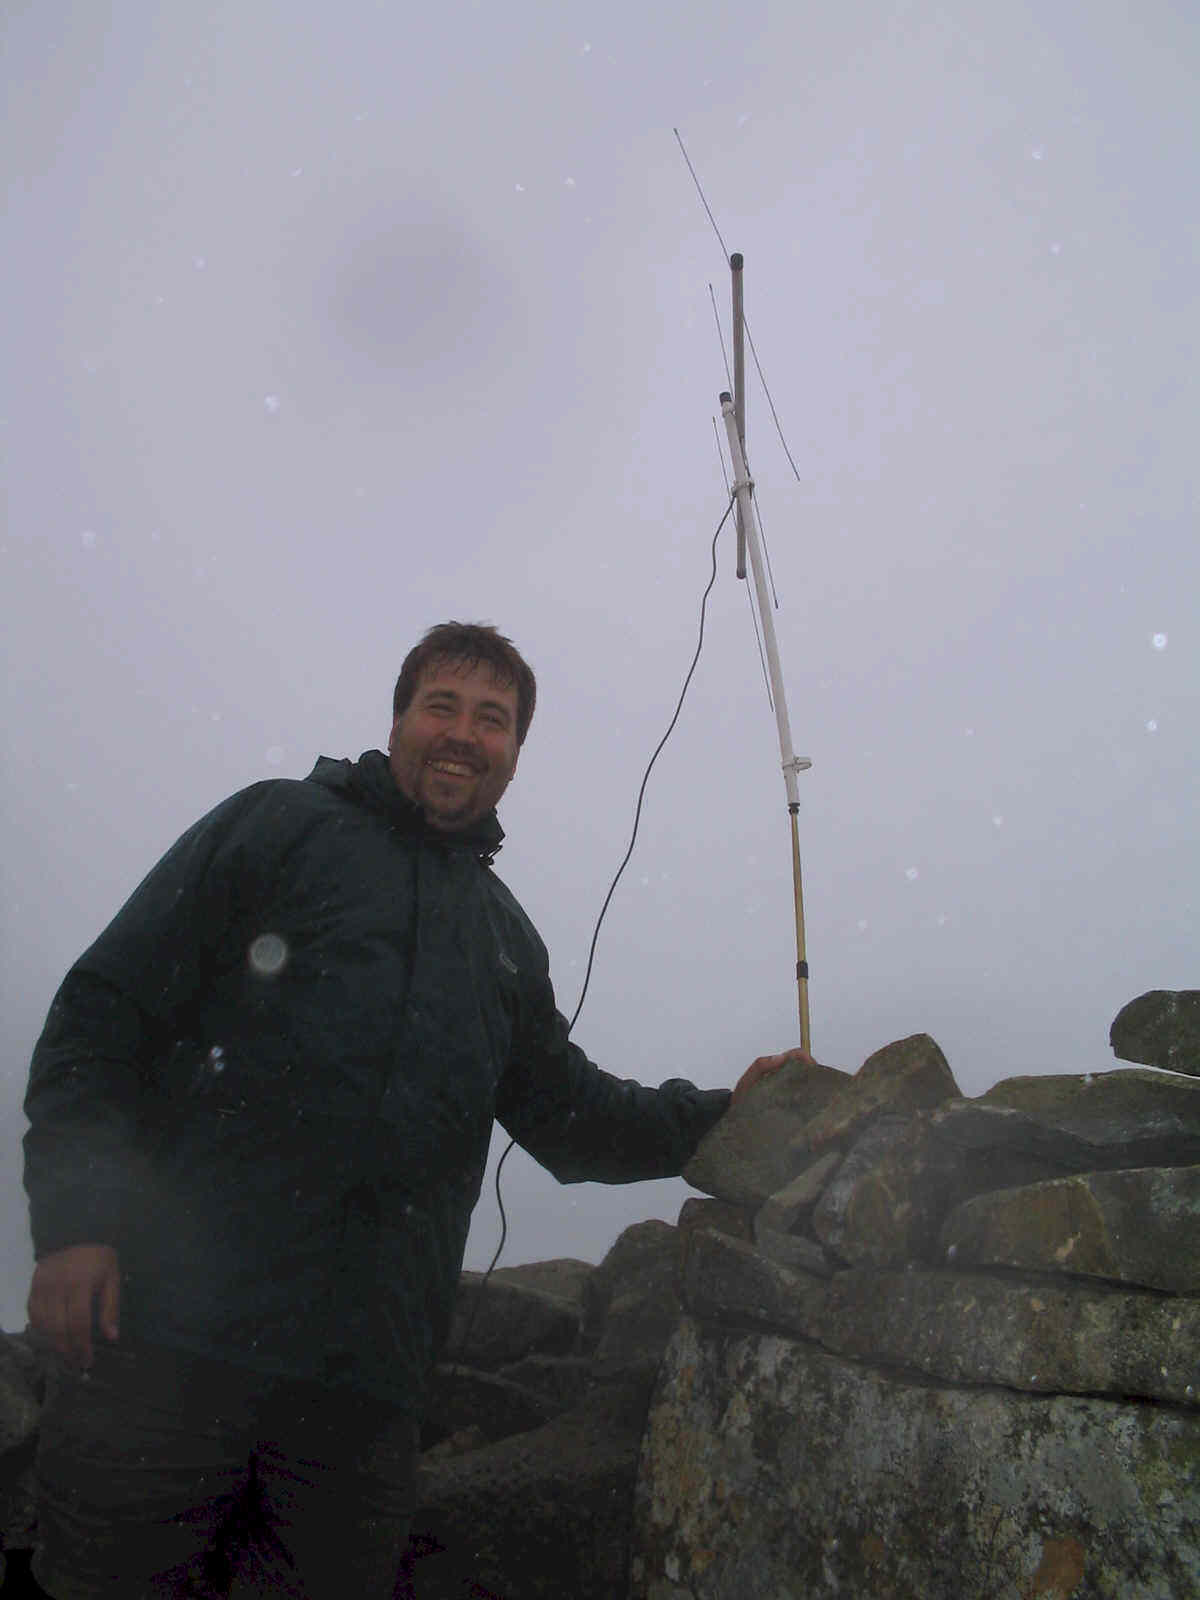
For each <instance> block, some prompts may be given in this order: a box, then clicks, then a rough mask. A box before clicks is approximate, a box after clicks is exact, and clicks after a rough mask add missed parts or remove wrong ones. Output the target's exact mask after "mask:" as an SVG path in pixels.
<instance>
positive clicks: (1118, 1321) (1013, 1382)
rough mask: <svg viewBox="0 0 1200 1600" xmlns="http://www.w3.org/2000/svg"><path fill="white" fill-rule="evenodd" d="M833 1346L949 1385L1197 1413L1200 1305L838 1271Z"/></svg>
mask: <svg viewBox="0 0 1200 1600" xmlns="http://www.w3.org/2000/svg"><path fill="white" fill-rule="evenodd" d="M816 1336H817V1338H818V1340H819V1342H820V1343H821V1344H822V1345H824V1346H825V1348H826V1349H827V1350H830V1351H831V1352H833V1353H835V1354H838V1355H844V1356H853V1357H856V1358H858V1359H859V1360H863V1361H869V1362H872V1363H874V1364H875V1365H878V1366H881V1367H906V1368H908V1369H909V1370H910V1371H914V1372H922V1373H925V1374H927V1375H928V1376H929V1377H932V1378H938V1379H941V1380H943V1381H944V1382H947V1383H953V1384H1003V1385H1004V1386H1005V1387H1007V1388H1010V1389H1024V1390H1028V1391H1029V1392H1030V1393H1031V1394H1090V1395H1113V1396H1118V1397H1120V1398H1122V1399H1128V1398H1131V1397H1133V1396H1138V1397H1141V1398H1144V1399H1147V1400H1155V1401H1164V1402H1167V1403H1169V1404H1172V1405H1179V1406H1187V1407H1197V1406H1200V1300H1195V1299H1186V1300H1185V1299H1175V1298H1173V1297H1170V1296H1166V1295H1160V1294H1148V1293H1139V1292H1138V1291H1136V1290H1126V1291H1121V1290H1115V1289H1112V1290H1110V1289H1107V1288H1101V1287H1099V1286H1097V1287H1094V1288H1088V1287H1084V1286H1083V1285H1081V1284H1080V1283H1078V1282H1069V1281H1067V1280H1059V1281H1055V1280H1054V1279H1053V1278H1047V1279H1040V1280H1038V1281H1035V1282H1029V1281H1022V1280H1020V1279H1017V1278H1010V1277H1001V1276H997V1275H994V1274H991V1273H982V1272H935V1271H932V1270H928V1269H926V1270H922V1269H910V1270H907V1271H903V1272H898V1271H882V1272H881V1271H874V1270H870V1269H861V1268H860V1269H856V1270H852V1271H849V1272H842V1273H839V1274H838V1275H837V1276H836V1277H835V1278H834V1279H833V1281H832V1282H831V1283H830V1285H829V1288H828V1293H827V1295H826V1299H825V1308H824V1314H823V1318H822V1320H821V1323H820V1326H819V1328H818V1329H817V1330H816Z"/></svg>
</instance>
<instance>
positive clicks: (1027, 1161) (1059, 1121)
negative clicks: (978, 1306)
mask: <svg viewBox="0 0 1200 1600" xmlns="http://www.w3.org/2000/svg"><path fill="white" fill-rule="evenodd" d="M873 1140H879V1141H880V1142H881V1146H882V1147H881V1148H880V1149H879V1150H878V1152H877V1151H876V1148H875V1146H874V1145H873V1143H872V1142H871V1141H873ZM1197 1161H1200V1082H1197V1081H1195V1080H1193V1079H1190V1078H1183V1077H1168V1076H1166V1075H1160V1074H1157V1073H1153V1072H1139V1071H1136V1070H1125V1071H1117V1072H1109V1073H1104V1074H1096V1075H1095V1076H1093V1075H1091V1074H1088V1075H1086V1076H1082V1077H1080V1076H1071V1077H1065V1076H1060V1077H1046V1078H1010V1079H1007V1080H1005V1082H1003V1083H1000V1084H997V1085H996V1087H995V1088H994V1089H990V1090H989V1091H988V1093H987V1094H986V1095H981V1096H980V1097H979V1099H977V1100H952V1101H950V1102H949V1103H948V1104H946V1105H944V1106H941V1107H939V1108H938V1109H937V1110H935V1111H930V1112H918V1113H917V1114H916V1116H914V1117H913V1118H912V1120H911V1121H910V1123H909V1124H908V1126H907V1128H904V1129H900V1128H898V1126H897V1124H896V1123H895V1122H894V1121H890V1120H889V1119H886V1118H883V1119H880V1122H878V1123H876V1124H875V1125H874V1126H873V1127H872V1128H871V1129H870V1130H868V1133H867V1134H866V1135H865V1136H864V1138H863V1139H861V1140H859V1142H858V1144H856V1145H855V1146H854V1148H853V1150H852V1151H851V1153H850V1155H849V1156H848V1157H847V1159H846V1161H845V1162H844V1163H843V1165H842V1167H841V1168H840V1170H839V1171H838V1173H837V1176H836V1178H835V1179H834V1181H833V1182H832V1183H831V1184H830V1185H829V1187H828V1188H827V1189H826V1191H825V1193H824V1195H823V1196H822V1198H821V1201H820V1203H819V1204H818V1206H817V1208H816V1211H815V1212H814V1214H813V1230H814V1232H815V1233H816V1235H817V1237H818V1239H820V1240H821V1242H822V1243H823V1244H825V1245H826V1246H827V1247H828V1248H830V1249H832V1250H834V1251H835V1252H837V1253H838V1254H839V1255H840V1256H841V1257H843V1258H844V1259H845V1260H847V1261H849V1262H871V1263H873V1264H875V1265H877V1266H884V1265H889V1264H894V1263H903V1262H905V1261H927V1262H928V1263H929V1264H931V1265H933V1264H936V1263H937V1262H938V1261H939V1260H940V1252H939V1245H938V1236H939V1232H940V1229H941V1226H942V1223H943V1222H944V1221H945V1219H946V1217H947V1216H948V1214H949V1213H950V1212H951V1211H952V1210H953V1209H954V1208H955V1207H956V1206H958V1205H961V1204H962V1203H963V1202H964V1201H966V1200H969V1199H971V1198H973V1197H974V1196H975V1195H977V1194H983V1193H986V1192H988V1191H990V1190H993V1189H1005V1188H1015V1187H1019V1186H1021V1185H1025V1184H1030V1183H1039V1182H1042V1181H1044V1180H1046V1179H1051V1178H1058V1177H1066V1176H1069V1175H1071V1174H1074V1173H1080V1172H1092V1171H1108V1170H1112V1169H1115V1168H1121V1167H1135V1166H1186V1165H1192V1164H1194V1163H1196V1162H1197Z"/></svg>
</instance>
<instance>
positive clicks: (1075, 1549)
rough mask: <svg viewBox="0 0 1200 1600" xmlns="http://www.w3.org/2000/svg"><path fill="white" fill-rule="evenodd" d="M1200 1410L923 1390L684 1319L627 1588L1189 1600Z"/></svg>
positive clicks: (1199, 1561)
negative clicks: (1086, 1596)
mask: <svg viewBox="0 0 1200 1600" xmlns="http://www.w3.org/2000/svg"><path fill="white" fill-rule="evenodd" d="M1198 1493H1200V1414H1197V1413H1196V1412H1194V1411H1189V1412H1185V1411H1181V1410H1177V1409H1173V1408H1169V1407H1161V1406H1139V1405H1136V1404H1130V1403H1128V1402H1124V1401H1120V1400H1099V1399H1080V1398H1074V1397H1062V1396H1052V1397H1048V1398H1037V1397H1034V1396H1032V1395H1028V1394H1017V1393H1013V1392H1009V1391H1005V1390H1003V1389H999V1388H986V1389H974V1388H960V1387H952V1386H935V1385H931V1384H929V1383H916V1382H913V1381H911V1380H907V1379H905V1378H903V1377H900V1376H896V1375H894V1374H889V1373H886V1372H884V1371H881V1370H879V1369H877V1368H876V1367H874V1366H868V1365H864V1364H862V1363H859V1362H849V1361H845V1360H843V1359H841V1358H839V1357H836V1356H830V1355H827V1354H825V1353H824V1352H822V1351H819V1350H816V1349H814V1348H813V1347H812V1346H811V1345H808V1344H805V1343H803V1342H801V1341H797V1340H791V1339H784V1338H780V1337H777V1336H775V1335H772V1334H766V1333H738V1332H733V1331H725V1330H718V1329H713V1328H703V1327H701V1325H700V1324H699V1323H697V1322H694V1321H691V1320H688V1321H685V1322H684V1323H682V1324H681V1326H680V1329H679V1331H678V1333H677V1334H676V1336H675V1338H674V1340H673V1341H672V1344H671V1347H670V1349H669V1350H668V1352H667V1356H666V1360H665V1362H664V1367H663V1373H662V1377H661V1379H660V1383H659V1387H658V1389H657V1391H656V1395H655V1399H654V1402H653V1405H652V1407H651V1411H650V1416H649V1419H648V1423H647V1429H646V1439H645V1443H644V1446H643V1450H642V1459H641V1469H640V1476H639V1480H638V1493H637V1503H636V1516H637V1531H636V1536H635V1557H634V1562H633V1569H632V1585H631V1594H632V1596H633V1600H779V1597H783V1596H788V1597H791V1596H795V1597H796V1600H801V1597H803V1600H810V1597H811V1600H816V1597H822V1596H834V1595H838V1596H842V1595H853V1596H871V1597H884V1596H886V1597H889V1600H1001V1597H1003V1600H1025V1597H1032V1596H1041V1597H1043V1600H1049V1597H1050V1596H1052V1595H1053V1596H1057V1597H1058V1600H1066V1597H1067V1596H1083V1595H1088V1596H1099V1595H1104V1596H1109V1597H1112V1600H1118V1597H1119V1600H1168V1597H1172V1600H1185V1597H1189V1596H1195V1595H1196V1594H1197V1593H1198V1592H1200V1524H1198V1521H1197V1516H1196V1504H1197V1494H1198Z"/></svg>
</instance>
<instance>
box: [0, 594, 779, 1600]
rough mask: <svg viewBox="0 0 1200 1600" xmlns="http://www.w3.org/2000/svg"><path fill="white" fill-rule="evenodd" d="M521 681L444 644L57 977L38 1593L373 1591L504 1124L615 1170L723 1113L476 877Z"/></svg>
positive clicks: (217, 817)
mask: <svg viewBox="0 0 1200 1600" xmlns="http://www.w3.org/2000/svg"><path fill="white" fill-rule="evenodd" d="M535 696H536V685H535V682H534V677H533V673H532V672H531V671H530V669H529V667H528V666H527V664H526V663H525V661H524V660H523V659H522V658H521V656H520V655H519V653H518V652H517V651H516V649H515V648H514V647H513V645H512V644H511V642H510V641H509V640H507V639H505V638H504V637H503V636H502V635H501V634H499V633H497V632H496V630H495V629H494V628H491V627H487V626H483V625H479V624H461V623H453V622H452V623H445V624H442V625H441V626H439V627H436V628H433V629H431V630H430V632H429V633H428V634H427V635H426V636H425V638H424V639H423V640H422V641H421V643H420V644H419V645H417V646H416V648H415V649H414V650H412V651H411V652H410V653H409V655H408V657H407V658H406V660H405V662H404V665H403V668H402V670H401V672H400V676H399V679H398V681H397V683H396V688H395V694H394V697H393V707H392V716H393V720H392V727H391V733H390V737H389V740H388V753H387V755H386V756H385V755H384V754H383V753H382V752H381V751H378V750H370V751H367V752H366V754H365V755H363V756H361V757H360V758H359V759H358V760H357V761H348V760H343V761H331V760H327V759H325V758H321V759H320V760H319V761H318V762H317V765H316V767H315V769H314V770H313V772H312V773H311V774H310V776H309V777H308V778H307V779H305V780H304V781H302V782H295V781H292V780H287V779H274V780H270V781H267V782H263V783H258V784H254V785H252V786H251V787H250V788H249V789H246V790H243V791H242V792H241V793H240V794H236V795H234V796H233V797H232V798H231V799H229V800H227V801H225V802H224V803H223V804H222V805H220V806H218V807H217V808H216V810H215V811H213V812H210V813H209V815H208V816H206V817H204V818H202V819H201V821H200V822H198V823H197V824H196V825H195V826H194V827H193V828H191V829H189V831H188V832H187V833H185V834H184V835H183V837H182V838H181V839H180V840H179V841H178V843H176V844H175V845H174V846H173V848H172V849H171V850H170V851H169V852H168V853H167V855H166V856H165V857H164V858H163V859H162V861H160V862H159V863H158V865H157V866H156V867H155V868H154V869H153V870H152V871H151V872H150V874H149V875H148V876H147V878H146V879H145V880H144V881H143V882H142V883H141V884H140V885H139V887H138V888H137V889H136V890H135V891H134V893H133V895H132V896H131V898H130V899H129V901H128V902H127V903H126V904H125V906H124V907H123V908H122V909H121V911H120V912H119V913H118V914H117V916H116V918H115V919H114V920H113V922H112V923H111V924H110V925H109V927H108V928H107V929H106V930H105V931H104V932H103V933H102V934H101V935H100V937H99V939H97V940H96V942H95V944H93V945H92V947H91V948H90V949H89V950H88V951H87V952H85V954H84V955H83V956H81V957H80V959H79V960H78V961H77V962H76V964H75V966H74V967H73V968H72V969H71V971H70V973H68V975H67V977H66V979H65V980H64V982H63V985H62V987H61V989H60V990H59V992H58V994H57V996H56V997H55V1000H54V1004H53V1006H52V1007H51V1010H50V1015H49V1018H48V1019H47V1023H46V1027H45V1030H44V1032H43V1034H42V1037H41V1039H40V1041H39V1043H38V1046H37V1049H36V1051H35V1053H34V1059H33V1066H32V1070H31V1074H30V1085H29V1092H28V1095H27V1097H26V1102H25V1104H26V1111H27V1114H28V1117H29V1121H30V1129H29V1132H28V1134H27V1135H26V1140H25V1150H26V1163H25V1182H26V1188H27V1190H28V1193H29V1199H30V1216H31V1223H32V1230H33V1240H34V1253H35V1256H36V1262H37V1264H36V1267H35V1271H34V1277H33V1284H32V1287H31V1290H30V1298H29V1317H30V1324H31V1326H32V1328H33V1330H34V1332H35V1333H36V1334H37V1335H38V1336H39V1337H40V1338H41V1339H43V1340H44V1341H45V1342H46V1345H47V1346H48V1347H49V1349H50V1350H51V1351H53V1352H54V1355H55V1359H56V1362H57V1365H56V1368H55V1371H54V1375H53V1382H52V1385H51V1392H50V1395H49V1398H48V1400H47V1404H46V1407H45V1409H44V1412H43V1417H42V1425H41V1435H40V1445H39V1457H38V1467H37V1471H38V1490H39V1550H38V1553H37V1556H36V1558H35V1566H34V1570H35V1572H36V1574H37V1576H38V1578H39V1580H40V1582H41V1583H42V1584H43V1586H44V1587H45V1588H46V1589H47V1590H49V1592H50V1593H51V1594H52V1595H53V1596H55V1597H56V1600H133V1597H134V1596H137V1597H142V1596H152V1595H179V1596H184V1595H191V1596H209V1597H212V1596H218V1595H226V1594H229V1593H234V1594H239V1595H240V1594H242V1593H243V1592H249V1591H243V1589H242V1588H240V1587H239V1584H240V1583H242V1582H245V1583H252V1585H253V1592H254V1593H255V1594H263V1593H267V1594H271V1593H278V1594H288V1595H295V1594H297V1593H304V1594H307V1595H308V1596H309V1597H310V1600H333V1597H335V1596H336V1597H337V1600H342V1597H344V1596H346V1595H354V1596H355V1597H362V1600H373V1597H374V1600H385V1597H388V1596H390V1595H391V1594H392V1592H393V1583H394V1581H395V1577H396V1571H397V1567H398V1564H399V1562H400V1558H401V1554H402V1552H403V1549H404V1544H405V1538H406V1531H407V1524H408V1518H409V1515H410V1512H411V1510H412V1494H413V1481H414V1467H415V1459H416V1440H417V1426H416V1425H417V1419H418V1418H419V1416H420V1413H421V1405H422V1397H423V1393H424V1389H425V1385H426V1382H427V1380H428V1377H429V1373H430V1370H431V1368H432V1365H433V1363H434V1361H435V1360H436V1359H437V1356H438V1353H439V1351H440V1349H441V1348H442V1346H443V1344H444V1341H445V1338H446V1334H447V1331H448V1328H449V1323H450V1317H451V1312H452V1308H453V1303H454V1297H455V1292H456V1287H457V1282H458V1276H459V1272H460V1270H461V1266H462V1258H463V1251H464V1249H465V1246H466V1239H467V1230H468V1227H469V1224H470V1218H471V1211H472V1208H473V1207H474V1204H475V1201H476V1198H477V1197H478V1194H479V1188H480V1184H481V1182H482V1177H483V1171H484V1165H485V1162H486V1159H487V1153H488V1145H489V1140H490V1137H491V1132H492V1126H493V1123H494V1121H499V1122H500V1123H501V1124H502V1125H503V1126H504V1127H505V1128H506V1129H507V1130H508V1132H509V1133H510V1134H511V1135H512V1136H513V1137H514V1138H515V1139H516V1140H517V1141H518V1142H519V1143H520V1144H522V1145H523V1146H524V1148H525V1149H526V1150H528V1151H529V1152H530V1153H531V1154H532V1155H533V1156H534V1157H535V1158H536V1159H537V1160H538V1161H540V1162H542V1164H543V1165H544V1166H546V1167H547V1168H548V1169H549V1170H550V1171H551V1172H552V1173H554V1174H555V1176H556V1177H558V1178H559V1179H560V1180H561V1181H563V1182H566V1183H570V1182H577V1181H580V1180H583V1179H593V1180H599V1181H601V1182H607V1183H627V1182H631V1181H633V1180H636V1179H641V1178H658V1177H668V1176H672V1175H674V1174H677V1173H679V1172H680V1171H681V1170H682V1168H683V1166H684V1165H685V1164H686V1162H687V1161H688V1159H689V1158H690V1156H691V1154H692V1152H693V1151H694V1149H695V1147H696V1145H697V1143H698V1142H699V1140H700V1138H701V1137H702V1136H703V1135H704V1134H705V1133H706V1132H707V1131H708V1130H709V1129H710V1128H711V1127H712V1126H713V1125H714V1123H715V1122H716V1121H717V1120H718V1119H719V1118H720V1117H721V1116H722V1115H723V1114H724V1112H725V1111H726V1109H727V1108H728V1106H729V1103H730V1100H731V1094H730V1091H728V1090H724V1089H714V1090H701V1089H698V1088H696V1087H695V1086H694V1085H693V1084H691V1083H689V1082H687V1081H686V1080H684V1079H681V1078H672V1079H669V1080H668V1081H667V1082H665V1083H663V1084H661V1085H660V1087H659V1088H657V1089H650V1088H646V1087H643V1086H642V1085H641V1084H639V1083H636V1082H633V1081H630V1080H621V1079H617V1078H615V1077H612V1076H610V1075H609V1074H608V1073H606V1072H604V1071H602V1070H601V1069H600V1068H599V1067H598V1066H596V1065H595V1064H594V1063H593V1062H591V1061H590V1060H589V1059H588V1057H587V1056H586V1055H585V1054H584V1052H583V1051H582V1050H581V1049H580V1048H579V1047H578V1046H577V1045H576V1044H574V1043H573V1042H572V1041H570V1040H569V1039H568V1037H567V1033H568V1029H567V1024H566V1022H565V1020H564V1019H563V1017H562V1016H561V1014H560V1013H559V1011H558V1009H557V1007H556V1005H555V1002H554V993H553V990H552V988H551V984H550V977H549V962H548V958H547V954H546V950H545V948H544V946H543V945H542V942H541V940H540V939H539V937H538V935H537V932H536V931H535V929H534V928H533V926H532V924H531V923H530V922H529V920H528V918H527V917H526V916H525V914H524V912H523V911H522V910H521V907H520V906H519V905H518V903H517V901H516V900H515V899H514V898H513V896H512V895H511V893H510V892H509V891H508V889H507V888H506V887H505V886H504V884H503V883H502V882H501V881H500V879H499V878H498V877H497V876H496V874H495V873H494V872H493V871H492V869H491V863H492V860H493V858H494V856H495V854H496V852H497V851H498V850H499V848H500V844H501V841H502V839H503V836H504V835H503V830H502V829H501V827H500V824H499V821H498V820H497V817H496V812H495V806H496V803H497V801H499V799H500V797H501V796H502V795H503V793H504V791H505V789H506V788H507V787H508V784H509V782H510V780H511V779H512V776H513V774H514V772H515V771H516V766H517V755H518V752H519V750H520V747H521V744H522V743H523V741H524V738H525V735H526V733H527V732H528V729H529V724H530V719H531V718H532V716H533V708H534V701H535ZM784 1059H785V1057H784V1056H774V1057H763V1058H760V1059H759V1060H758V1061H756V1062H755V1063H754V1064H753V1066H752V1067H750V1068H749V1070H748V1071H747V1072H746V1073H744V1074H743V1075H742V1077H741V1080H740V1081H739V1084H738V1087H737V1089H736V1090H734V1091H733V1095H735V1096H736V1095H737V1094H740V1093H743V1092H745V1090H746V1089H747V1088H748V1087H749V1086H750V1085H751V1084H752V1083H753V1082H754V1081H756V1080H757V1078H759V1077H761V1076H762V1075H763V1074H764V1073H767V1072H770V1071H773V1070H775V1069H776V1068H777V1067H778V1066H779V1065H780V1064H781V1063H782V1061H783V1060H784Z"/></svg>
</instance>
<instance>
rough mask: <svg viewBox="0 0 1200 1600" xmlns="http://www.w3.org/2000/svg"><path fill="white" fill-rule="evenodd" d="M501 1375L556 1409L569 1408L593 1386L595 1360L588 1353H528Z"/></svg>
mask: <svg viewBox="0 0 1200 1600" xmlns="http://www.w3.org/2000/svg"><path fill="white" fill-rule="evenodd" d="M499 1375H500V1377H502V1378H508V1379H509V1381H510V1382H512V1383H517V1384H520V1386H521V1388H522V1389H526V1390H530V1391H531V1392H532V1393H533V1394H536V1395H537V1396H539V1398H540V1399H542V1400H544V1401H545V1402H546V1404H547V1405H548V1406H550V1407H551V1409H552V1410H553V1411H556V1412H558V1411H569V1410H570V1409H571V1407H572V1406H576V1405H578V1404H579V1402H580V1401H581V1400H582V1399H583V1398H584V1396H585V1395H586V1394H588V1392H589V1391H590V1390H591V1389H592V1388H593V1386H594V1380H593V1373H592V1363H591V1362H590V1361H589V1360H587V1359H586V1357H584V1356H526V1357H525V1359H524V1361H517V1362H514V1363H513V1365H512V1366H511V1367H502V1368H501V1369H500V1374H499Z"/></svg>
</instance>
